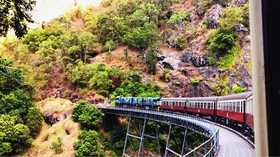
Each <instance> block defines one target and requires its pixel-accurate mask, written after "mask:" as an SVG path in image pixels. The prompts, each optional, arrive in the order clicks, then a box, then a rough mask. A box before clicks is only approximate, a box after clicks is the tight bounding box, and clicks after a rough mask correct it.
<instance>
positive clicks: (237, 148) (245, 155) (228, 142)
mask: <svg viewBox="0 0 280 157" xmlns="http://www.w3.org/2000/svg"><path fill="white" fill-rule="evenodd" d="M215 126H216V127H217V129H219V130H220V131H219V132H220V134H219V139H220V140H219V144H220V149H219V152H218V154H217V157H255V148H254V147H253V146H252V145H251V144H249V143H248V142H247V141H246V140H245V139H243V138H242V137H240V136H239V135H237V134H235V133H233V132H232V131H230V130H227V129H225V128H223V127H220V126H217V125H215Z"/></svg>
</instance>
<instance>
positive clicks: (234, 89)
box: [232, 84, 247, 94]
mask: <svg viewBox="0 0 280 157" xmlns="http://www.w3.org/2000/svg"><path fill="white" fill-rule="evenodd" d="M246 89H247V88H242V87H240V86H238V85H237V84H234V85H233V87H232V93H234V94H237V93H242V92H244V91H246Z"/></svg>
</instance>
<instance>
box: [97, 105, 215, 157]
mask: <svg viewBox="0 0 280 157" xmlns="http://www.w3.org/2000/svg"><path fill="white" fill-rule="evenodd" d="M102 111H103V112H104V113H105V114H113V115H119V116H126V117H130V120H131V117H134V118H140V119H143V120H144V125H143V129H142V135H141V136H139V137H136V136H133V135H130V134H129V133H128V132H127V135H126V141H125V143H126V142H127V138H128V137H134V138H137V139H140V140H141V142H140V146H139V152H138V156H140V151H141V149H142V141H143V138H144V135H145V134H144V131H145V126H146V121H147V120H152V121H156V122H161V123H168V124H170V128H169V134H168V139H167V144H166V150H165V156H167V154H168V152H170V153H172V154H175V155H177V156H184V157H186V156H215V155H216V154H217V152H218V148H219V144H218V141H219V132H218V131H217V130H216V129H215V127H214V125H213V124H212V123H211V122H210V121H207V120H205V119H202V118H198V117H194V116H188V115H184V114H182V113H171V112H158V111H151V110H142V109H133V108H119V107H106V108H102ZM129 125H130V121H129V124H128V128H127V131H128V130H129ZM173 125H176V126H180V127H182V128H185V129H186V130H185V136H184V139H183V140H184V141H183V142H182V143H183V146H182V150H181V152H180V153H177V152H175V151H173V150H172V149H170V148H169V147H168V142H169V137H170V132H171V130H172V126H173ZM188 129H189V130H192V131H194V132H197V133H199V134H202V135H204V136H206V137H209V139H208V140H207V141H205V142H204V143H203V144H201V145H200V146H198V147H196V148H195V149H193V150H190V151H189V152H188V153H187V154H184V152H185V151H184V147H185V144H187V141H186V134H187V130H188ZM201 147H204V154H198V149H200V148H201ZM123 156H128V155H127V154H125V148H124V151H123Z"/></svg>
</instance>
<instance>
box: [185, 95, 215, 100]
mask: <svg viewBox="0 0 280 157" xmlns="http://www.w3.org/2000/svg"><path fill="white" fill-rule="evenodd" d="M217 99H218V97H217V96H210V97H193V98H188V101H216V100H217Z"/></svg>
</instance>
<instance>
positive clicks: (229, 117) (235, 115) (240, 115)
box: [217, 92, 252, 124]
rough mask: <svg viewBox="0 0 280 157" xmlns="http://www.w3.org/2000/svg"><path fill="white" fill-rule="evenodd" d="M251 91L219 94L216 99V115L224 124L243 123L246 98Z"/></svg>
mask: <svg viewBox="0 0 280 157" xmlns="http://www.w3.org/2000/svg"><path fill="white" fill-rule="evenodd" d="M251 95H252V92H244V93H239V94H233V95H227V96H220V97H219V98H218V99H217V116H218V118H220V119H221V120H222V121H224V122H225V123H226V124H228V123H232V124H240V123H241V124H245V118H246V117H245V107H246V100H247V99H248V98H249V97H250V96H251Z"/></svg>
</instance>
